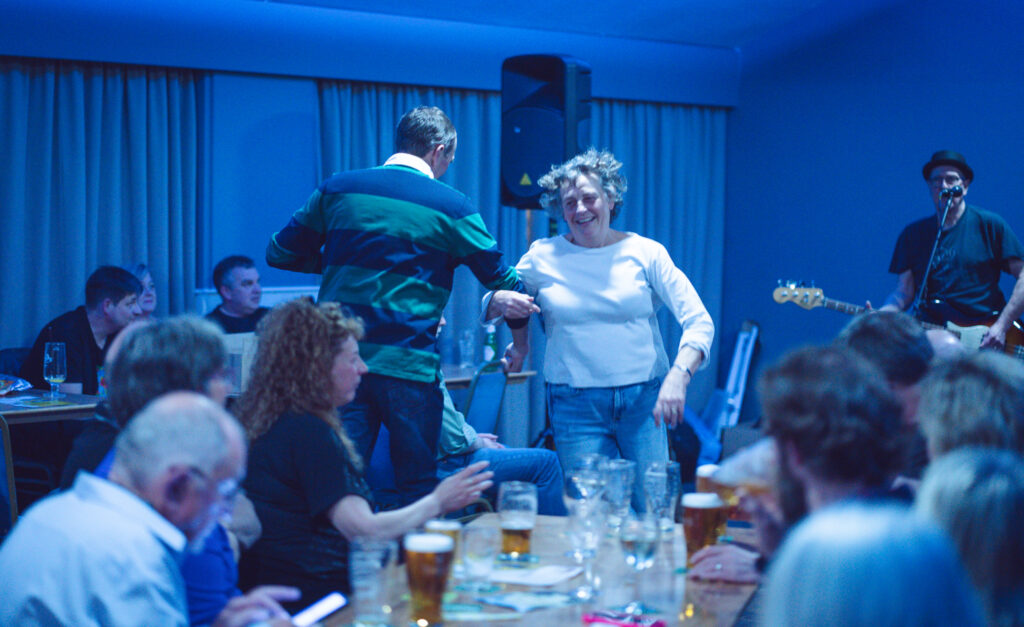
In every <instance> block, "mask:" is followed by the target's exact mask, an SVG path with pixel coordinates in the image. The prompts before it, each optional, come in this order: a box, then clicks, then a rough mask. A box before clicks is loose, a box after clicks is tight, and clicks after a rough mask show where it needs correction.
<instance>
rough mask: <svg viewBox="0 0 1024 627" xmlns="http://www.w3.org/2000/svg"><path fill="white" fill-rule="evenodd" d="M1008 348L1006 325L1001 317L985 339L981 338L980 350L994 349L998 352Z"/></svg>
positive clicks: (989, 329) (986, 333)
mask: <svg viewBox="0 0 1024 627" xmlns="http://www.w3.org/2000/svg"><path fill="white" fill-rule="evenodd" d="M1005 346H1006V324H1004V323H1003V322H1002V318H1001V317H1000V318H999V319H998V320H996V321H995V322H994V323H993V324H992V326H990V327H989V328H988V331H986V332H985V335H984V337H982V338H981V347H980V348H994V349H996V350H1003V348H1004V347H1005Z"/></svg>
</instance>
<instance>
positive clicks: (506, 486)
mask: <svg viewBox="0 0 1024 627" xmlns="http://www.w3.org/2000/svg"><path fill="white" fill-rule="evenodd" d="M498 516H499V517H500V518H501V552H502V554H503V555H505V556H507V557H508V558H510V559H513V560H518V559H523V558H526V556H528V555H529V554H530V535H531V534H532V533H533V525H534V523H535V522H536V520H537V486H536V485H534V484H532V483H527V482H525V481H506V482H504V483H502V484H501V487H499V488H498Z"/></svg>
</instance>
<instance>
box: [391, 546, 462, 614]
mask: <svg viewBox="0 0 1024 627" xmlns="http://www.w3.org/2000/svg"><path fill="white" fill-rule="evenodd" d="M402 545H403V546H404V547H405V572H406V576H407V578H408V580H409V618H410V619H411V621H412V622H413V623H415V624H416V625H418V626H419V627H426V626H427V625H441V624H443V623H444V621H443V619H442V615H441V600H442V599H443V598H444V591H445V588H446V587H447V585H448V574H449V573H450V572H451V566H452V550H453V549H454V548H455V542H453V541H452V539H451V537H450V536H446V535H442V534H440V533H410V534H408V535H406V536H405V538H404V540H403V541H402Z"/></svg>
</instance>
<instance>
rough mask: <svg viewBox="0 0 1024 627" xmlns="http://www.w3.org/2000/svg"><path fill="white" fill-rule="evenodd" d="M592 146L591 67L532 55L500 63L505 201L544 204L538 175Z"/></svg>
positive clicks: (511, 204)
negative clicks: (541, 202) (538, 183)
mask: <svg viewBox="0 0 1024 627" xmlns="http://www.w3.org/2000/svg"><path fill="white" fill-rule="evenodd" d="M589 145H590V66H589V65H588V64H586V63H585V62H583V61H580V60H579V59H575V58H573V57H569V56H564V55H553V54H528V55H521V56H517V57H509V58H507V59H505V61H504V62H503V63H502V64H501V203H502V204H503V205H506V206H509V207H518V208H520V209H537V208H539V207H540V193H541V188H540V187H539V186H538V185H537V179H538V178H540V177H541V176H543V175H544V174H546V173H547V171H548V170H550V169H551V166H552V165H554V164H558V163H561V162H563V161H565V160H566V159H568V158H570V157H572V156H573V155H575V154H577V153H579V152H580V151H581V150H582V149H584V148H586V147H588V146H589Z"/></svg>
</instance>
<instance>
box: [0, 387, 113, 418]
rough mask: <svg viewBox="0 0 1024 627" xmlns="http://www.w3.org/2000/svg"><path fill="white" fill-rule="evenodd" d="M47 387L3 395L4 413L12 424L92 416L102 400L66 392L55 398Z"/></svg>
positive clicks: (1, 408) (0, 409)
mask: <svg viewBox="0 0 1024 627" xmlns="http://www.w3.org/2000/svg"><path fill="white" fill-rule="evenodd" d="M48 395H49V391H47V390H36V389H32V390H25V391H23V392H12V393H10V394H7V395H4V396H0V416H3V417H4V419H5V420H6V421H7V422H8V423H11V424H17V423H20V422H45V421H48V420H81V419H84V418H90V417H92V415H93V412H94V411H95V409H96V405H97V404H98V403H99V402H100V400H101V399H100V397H99V396H90V395H88V394H65V395H64V396H63V397H62V398H58V399H56V400H55V401H51V400H50V399H49V398H47V397H48Z"/></svg>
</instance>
